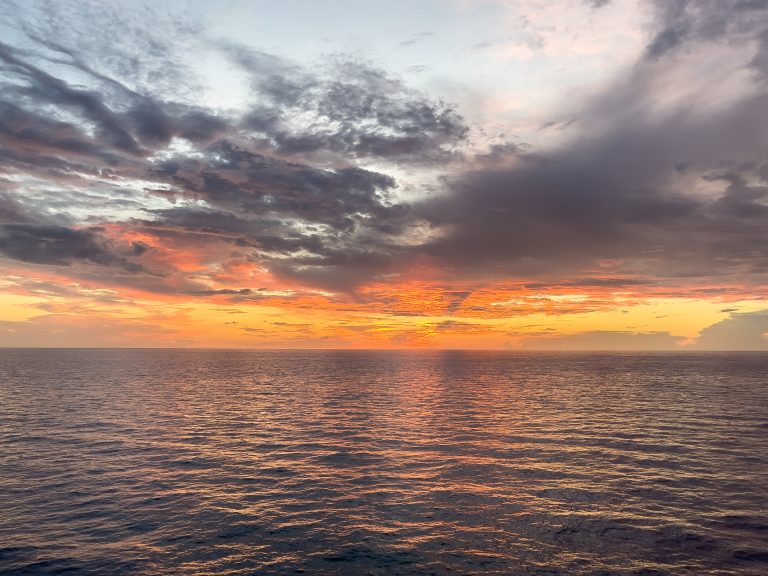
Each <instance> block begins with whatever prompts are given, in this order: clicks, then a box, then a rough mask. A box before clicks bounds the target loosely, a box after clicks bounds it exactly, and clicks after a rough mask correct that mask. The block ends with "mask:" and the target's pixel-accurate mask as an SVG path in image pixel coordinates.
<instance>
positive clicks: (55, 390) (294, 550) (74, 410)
mask: <svg viewBox="0 0 768 576" xmlns="http://www.w3.org/2000/svg"><path fill="white" fill-rule="evenodd" d="M766 431H768V356H766V355H763V354H699V355H684V354H655V355H654V354H602V355H600V354H508V353H479V352H478V353H470V352H429V353H394V352H240V351H199V350H198V351H192V350H174V351H168V350H164V351H152V350H122V351H120V350H112V351H107V350H49V351H40V350H36V351H35V350H0V448H2V450H1V451H0V506H1V507H2V514H0V574H3V575H36V576H37V575H49V574H50V575H53V574H86V575H89V574H93V575H97V574H98V575H109V574H113V575H123V574H125V575H128V574H130V575H144V574H146V575H160V576H163V575H168V576H170V575H178V574H190V575H201V576H202V575H211V574H229V575H241V574H265V575H271V574H291V573H296V574H300V573H306V574H328V575H350V576H352V575H355V576H357V575H366V574H369V575H376V574H381V575H384V574H386V575H398V574H403V575H406V574H407V575H419V574H435V575H443V574H498V575H502V574H503V575H512V576H515V575H520V576H522V575H537V574H538V575H550V576H555V575H579V574H583V575H593V576H598V575H601V576H609V575H626V576H630V575H632V576H641V575H645V576H650V575H656V576H659V575H696V576H699V575H703V574H708V575H721V576H725V575H744V576H746V575H754V576H756V575H758V574H765V573H768V554H766V552H765V551H766V550H768V482H766V480H765V479H766V478H768V440H766V438H768V434H766Z"/></svg>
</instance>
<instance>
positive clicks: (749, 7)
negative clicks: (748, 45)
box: [646, 0, 768, 59]
mask: <svg viewBox="0 0 768 576" xmlns="http://www.w3.org/2000/svg"><path fill="white" fill-rule="evenodd" d="M651 4H652V5H653V8H654V10H655V15H656V32H655V33H654V34H653V36H652V39H651V41H650V43H649V44H648V47H647V49H646V55H647V57H648V58H652V59H653V58H660V57H662V56H665V55H667V54H670V53H673V52H675V51H678V50H682V49H685V48H687V47H692V46H695V45H696V44H697V43H702V42H722V41H726V42H728V43H737V42H750V41H753V40H754V39H755V38H760V37H761V36H763V35H764V33H765V32H766V30H768V27H767V26H766V12H768V1H766V0H653V1H652V2H651Z"/></svg>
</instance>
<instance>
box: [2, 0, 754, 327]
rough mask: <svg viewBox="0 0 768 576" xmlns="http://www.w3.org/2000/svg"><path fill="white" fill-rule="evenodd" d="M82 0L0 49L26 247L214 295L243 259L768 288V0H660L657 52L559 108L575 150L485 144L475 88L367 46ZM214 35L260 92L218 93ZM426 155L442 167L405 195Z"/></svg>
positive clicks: (325, 272) (30, 256)
mask: <svg viewBox="0 0 768 576" xmlns="http://www.w3.org/2000/svg"><path fill="white" fill-rule="evenodd" d="M64 4H66V5H67V6H68V8H67V10H63V9H62V10H59V11H57V10H58V9H56V8H54V12H56V13H55V14H54V16H55V17H52V18H50V19H49V18H43V17H42V16H41V13H40V12H39V11H38V12H35V11H34V10H33V9H31V8H26V7H19V10H18V13H19V14H20V16H19V18H20V19H21V20H18V21H11V22H10V24H8V22H6V28H8V27H9V26H10V28H9V32H8V33H7V34H5V35H4V41H3V43H2V44H0V87H2V90H0V177H2V178H3V179H4V180H3V181H0V187H2V189H3V190H2V195H0V215H2V222H3V224H2V226H3V227H2V236H1V237H0V251H2V253H3V254H4V256H5V257H6V258H9V259H15V260H18V261H22V262H28V263H33V264H45V265H48V266H68V265H69V266H70V268H72V271H71V273H72V274H81V273H82V271H81V270H80V269H79V267H77V266H71V265H72V263H75V262H81V263H87V264H88V265H89V267H90V268H91V270H89V273H90V274H94V275H96V274H98V272H96V271H95V270H94V269H96V268H98V267H99V266H101V267H104V268H106V269H109V268H115V267H119V268H121V269H122V270H123V271H124V272H128V273H132V274H133V275H134V276H135V277H134V278H128V277H127V276H130V275H131V274H125V276H126V277H124V278H121V279H120V281H121V282H125V283H126V285H131V286H135V285H137V284H141V283H142V282H145V277H144V275H145V274H147V271H148V270H150V269H151V270H152V271H153V272H152V273H153V274H154V276H153V278H154V279H153V281H152V282H151V283H150V282H148V281H146V282H145V285H146V286H147V287H149V286H151V287H152V289H153V290H167V291H181V292H183V293H184V294H186V295H189V294H191V293H197V294H209V295H211V296H215V295H216V294H225V293H226V292H222V291H226V290H230V291H232V290H234V291H237V290H241V288H240V286H241V285H242V284H239V285H218V284H216V283H215V282H214V281H213V278H214V277H216V273H215V271H216V270H218V269H219V268H226V266H228V265H229V264H231V263H232V262H235V261H236V262H246V263H249V264H253V265H254V266H256V265H258V266H261V267H262V268H264V270H266V271H268V272H269V273H270V274H272V275H274V276H276V277H278V278H280V279H281V280H284V281H287V282H291V283H295V284H304V285H313V286H322V287H325V288H328V289H332V290H348V291H359V288H360V285H361V284H364V283H366V282H371V281H372V280H376V281H381V280H382V279H384V278H388V277H391V278H398V276H397V274H401V273H404V272H405V271H409V270H412V269H421V270H439V271H440V273H441V274H444V275H446V276H451V275H453V276H454V277H455V276H461V277H463V278H467V279H468V281H476V282H478V283H480V284H482V283H483V282H493V281H494V280H496V279H499V278H520V279H525V280H526V281H527V282H529V283H531V285H535V284H537V283H538V284H540V285H541V286H542V289H544V287H545V286H560V287H569V286H570V287H581V288H589V287H595V288H598V287H602V288H606V289H610V288H615V289H629V288H631V287H633V286H634V287H639V286H645V285H658V284H664V283H671V284H675V285H679V284H684V283H685V282H686V281H688V282H694V281H695V282H697V283H702V280H703V279H707V280H713V279H715V280H716V279H718V278H731V279H733V278H735V279H738V281H739V283H741V284H743V285H746V286H749V285H752V286H756V285H762V284H764V280H765V274H766V272H768V251H766V250H765V249H764V248H763V246H766V245H768V227H766V226H765V221H766V216H768V212H767V211H768V203H767V200H768V162H767V161H766V158H768V93H766V92H765V83H764V82H763V81H762V79H761V78H760V77H759V74H757V75H756V73H755V71H758V72H759V69H760V66H762V64H760V62H762V60H761V58H763V57H764V55H765V48H764V47H765V45H766V41H765V38H766V37H768V36H766V30H768V15H767V14H766V10H765V9H764V8H765V6H764V5H765V3H764V2H758V1H755V0H752V1H747V0H743V1H742V0H732V1H729V2H720V1H717V2H716V1H714V0H707V1H704V2H695V3H694V2H685V1H679V0H676V1H674V2H651V3H650V4H649V5H650V6H651V8H652V10H653V18H654V19H653V22H654V24H653V25H654V29H653V30H651V31H650V38H651V40H650V42H649V44H648V47H647V48H646V50H645V52H644V53H643V54H642V55H640V56H639V59H638V61H637V62H636V63H635V65H634V66H632V67H631V68H630V69H628V70H626V71H625V72H624V73H622V74H620V75H619V76H618V77H616V78H615V79H613V80H612V81H611V82H610V83H607V84H606V85H604V86H602V87H601V88H600V89H599V90H597V91H596V92H595V93H593V94H592V97H591V98H590V99H588V100H587V101H585V102H582V103H580V104H578V105H577V104H575V103H574V104H573V108H574V109H572V110H571V109H566V110H563V111H562V113H561V114H557V115H555V116H556V117H558V118H568V119H569V121H568V122H571V120H570V119H574V121H573V122H571V123H570V124H569V128H568V131H567V134H568V135H569V136H568V139H567V140H563V141H561V144H560V145H559V147H557V148H553V149H547V150H539V151H537V150H535V149H530V148H529V147H526V146H524V145H521V144H515V143H507V144H505V145H495V146H491V147H490V149H489V150H487V151H480V150H477V151H473V152H476V153H473V154H464V153H463V152H465V151H466V149H465V148H464V147H466V146H469V142H468V139H467V133H468V125H467V123H466V122H465V120H464V119H463V118H462V117H461V115H460V113H459V112H458V111H457V110H456V109H455V108H454V107H453V106H452V105H450V104H448V103H446V102H444V101H442V100H440V99H439V98H434V97H432V96H430V95H428V94H425V93H423V92H421V91H418V90H416V89H414V88H412V87H410V86H409V85H407V84H406V83H405V82H404V80H402V79H401V78H399V77H397V76H394V75H392V74H389V73H388V72H387V71H385V70H382V69H381V68H379V67H377V66H374V65H372V64H370V63H368V62H365V61H362V60H361V59H359V58H357V57H353V56H349V55H347V56H344V55H336V56H329V57H328V58H326V59H325V60H324V62H323V63H322V64H321V65H317V66H311V65H308V64H305V63H299V62H295V61H291V60H288V59H285V58H282V57H280V56H277V55H273V54H268V53H265V52H262V51H259V50H256V49H254V48H250V47H244V46H241V45H238V44H234V43H232V42H222V41H213V40H211V39H210V38H208V37H207V36H206V35H205V34H204V33H203V32H201V30H202V28H201V27H200V26H198V25H197V24H195V23H194V22H191V23H190V22H189V21H188V20H186V19H183V22H182V21H180V23H179V24H174V23H173V18H167V17H164V16H163V15H162V13H157V14H155V13H154V12H152V13H151V14H149V13H145V12H142V13H141V14H139V15H138V16H136V15H134V16H131V15H129V14H128V13H129V12H130V11H127V10H126V11H125V14H123V13H122V12H121V11H120V10H113V9H112V8H110V7H108V6H101V7H100V4H88V5H87V6H86V7H79V5H78V4H76V3H64ZM603 4H605V2H594V1H593V2H591V5H592V6H593V7H595V8H598V7H600V6H601V5H603ZM41 6H42V5H41ZM30 10H31V11H30ZM70 12H71V13H72V14H75V15H77V18H76V20H77V22H72V17H71V15H69V16H68V14H69V13H70ZM25 15H26V16H25ZM30 15H31V16H30ZM150 17H151V18H153V19H155V20H156V21H157V24H156V26H147V22H148V21H147V19H148V18H150ZM8 18H10V17H6V20H8ZM24 18H27V19H26V20H24ZM111 18H114V19H116V20H115V21H116V22H120V24H121V26H122V27H123V28H121V29H123V30H125V31H126V33H125V34H124V35H121V36H120V38H117V39H115V41H114V43H113V44H110V42H109V38H108V36H105V34H104V33H103V32H97V31H94V32H93V34H92V35H89V34H88V33H89V32H90V31H91V29H100V26H96V25H95V23H102V22H107V21H110V19H111ZM11 20H13V18H11ZM78 22H79V23H78ZM78 26H79V29H78ZM54 39H55V40H54ZM196 43H197V44H196ZM194 46H197V49H198V50H200V47H201V46H202V47H203V48H205V49H206V50H208V51H210V52H211V53H215V54H217V55H218V56H220V57H223V58H227V59H229V61H230V62H232V63H234V64H235V65H236V66H237V69H238V70H239V73H240V74H242V75H243V76H244V77H245V78H246V80H247V85H248V88H249V91H248V92H247V94H246V101H245V102H244V103H242V106H241V107H240V108H239V109H226V110H225V109H215V108H213V107H212V106H210V105H206V104H205V100H204V99H202V98H199V94H198V93H196V92H195V88H196V86H198V85H199V83H200V80H199V78H197V77H196V75H195V70H194V66H192V63H191V62H190V61H186V60H184V58H183V57H182V56H180V54H182V53H185V50H182V49H181V47H184V48H185V49H186V48H189V51H188V53H194V49H193V48H194ZM132 53H134V54H139V55H141V56H142V57H141V58H133V59H130V58H127V55H129V54H132ZM691 70H696V71H699V70H703V72H701V73H698V72H697V73H694V74H693V78H691V72H690V71H691ZM745 70H751V71H752V72H751V73H749V74H745V72H744V71H745ZM576 119H577V121H576ZM422 169H424V170H425V171H424V172H423V173H420V172H418V171H419V170H422ZM408 170H411V171H415V172H416V173H417V177H416V178H415V179H416V180H417V181H419V177H420V176H419V175H423V179H424V180H426V179H427V178H432V177H433V174H434V172H435V171H443V175H442V177H441V179H440V180H439V182H438V184H437V185H436V186H433V187H432V190H433V191H434V193H432V194H429V195H427V194H418V192H423V191H424V189H420V188H419V185H418V183H417V184H416V185H414V186H413V188H415V191H416V192H417V193H416V194H413V193H411V194H409V195H408V198H410V200H408V201H406V200H405V198H406V194H404V192H405V186H406V184H407V182H406V180H407V178H408V177H407V176H403V174H405V173H407V171H408ZM404 171H405V172H404ZM408 191H409V192H413V190H411V189H409V190H408ZM96 199H98V200H96ZM97 205H98V208H99V210H98V211H97V210H96V209H95V208H96V206H97ZM171 247H173V250H172V249H171ZM185 251H186V253H185ZM193 253H194V254H193ZM185 257H187V258H186V260H187V262H184V260H185ZM606 260H610V261H613V262H616V263H617V264H616V265H615V267H614V268H613V269H612V275H611V277H610V278H602V277H600V276H599V273H596V272H595V270H599V269H600V262H601V261H606ZM190 262H192V264H194V266H193V265H192V264H190ZM185 264H186V265H187V266H188V268H189V269H187V268H185V267H184V265H185ZM190 270H191V271H190ZM108 273H109V270H107V271H106V272H105V274H108ZM388 275H389V276H388ZM394 281H396V280H394ZM470 293H471V291H469V290H467V291H465V290H456V291H454V293H453V294H452V295H451V296H449V297H448V298H447V301H446V304H445V306H444V310H445V311H446V312H447V313H449V314H453V313H455V312H456V311H458V310H459V309H460V308H461V307H462V306H463V305H464V304H465V301H467V300H468V299H469V295H470Z"/></svg>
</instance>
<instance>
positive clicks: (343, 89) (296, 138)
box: [224, 44, 468, 163]
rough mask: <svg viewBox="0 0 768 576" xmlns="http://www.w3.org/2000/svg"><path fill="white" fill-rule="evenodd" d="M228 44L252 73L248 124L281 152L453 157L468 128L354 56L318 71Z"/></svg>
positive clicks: (450, 111) (428, 158)
mask: <svg viewBox="0 0 768 576" xmlns="http://www.w3.org/2000/svg"><path fill="white" fill-rule="evenodd" d="M224 48H225V49H226V51H227V52H228V53H229V55H230V56H231V57H232V58H233V59H234V61H235V62H237V63H238V64H239V65H240V66H241V67H242V69H243V70H244V71H245V72H246V73H247V74H248V76H249V77H250V79H251V87H252V89H253V99H254V100H255V103H254V104H253V106H252V108H251V110H250V111H249V112H248V114H247V115H246V116H245V118H244V121H243V127H244V128H245V129H247V130H250V131H251V132H252V133H254V134H255V135H257V136H261V137H262V138H263V139H264V141H265V142H266V143H267V144H268V145H269V146H271V147H272V148H274V149H276V150H277V151H278V152H281V153H287V154H308V153H314V152H318V151H326V152H334V153H341V154H344V155H345V156H346V157H348V158H350V157H351V158H371V157H373V158H386V159H391V160H397V161H400V162H407V163H413V162H433V161H445V160H448V159H450V158H452V157H453V156H454V155H455V154H456V150H455V147H456V145H457V144H459V143H460V142H461V141H462V140H463V139H464V137H465V136H466V134H467V132H468V128H467V126H466V124H465V122H464V120H463V118H462V117H461V116H460V115H459V114H458V113H457V112H456V111H455V110H454V109H453V107H451V106H450V105H448V104H446V103H444V102H442V101H439V100H433V99H430V98H429V97H427V96H425V95H424V94H421V93H419V92H417V91H416V90H414V89H411V88H409V87H407V86H406V85H405V84H404V83H403V81H402V80H400V79H399V78H396V77H393V76H391V75H389V74H387V73H386V72H385V71H384V70H381V69H378V68H374V67H372V66H371V65H370V64H368V63H366V62H364V61H360V60H357V59H354V58H351V57H350V56H347V55H338V56H335V57H328V58H326V59H325V60H324V63H323V64H321V65H320V67H316V68H314V69H312V70H310V69H309V68H307V67H304V66H301V65H299V64H297V63H295V62H290V61H287V60H285V59H283V58H279V57H277V56H273V55H270V54H266V53H263V52H258V51H254V50H251V49H246V48H245V47H243V46H235V45H231V44H225V45H224Z"/></svg>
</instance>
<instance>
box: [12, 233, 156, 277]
mask: <svg viewBox="0 0 768 576" xmlns="http://www.w3.org/2000/svg"><path fill="white" fill-rule="evenodd" d="M0 252H2V253H3V254H4V255H6V256H8V257H10V258H14V259H16V260H21V261H23V262H31V263H33V264H57V265H68V264H70V263H72V262H73V261H78V260H80V261H88V262H91V263H94V264H100V265H103V266H115V265H116V266H119V267H121V268H125V269H126V270H128V271H131V272H139V271H140V270H141V267H140V266H139V265H138V264H135V263H131V262H129V261H128V260H126V259H125V258H123V257H121V256H118V255H116V254H115V253H113V252H112V251H111V250H109V249H108V248H107V247H106V246H105V245H104V244H103V242H102V241H101V240H100V238H99V236H98V234H97V231H96V230H75V229H71V228H66V227H64V226H46V225H39V224H18V223H6V224H0Z"/></svg>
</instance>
